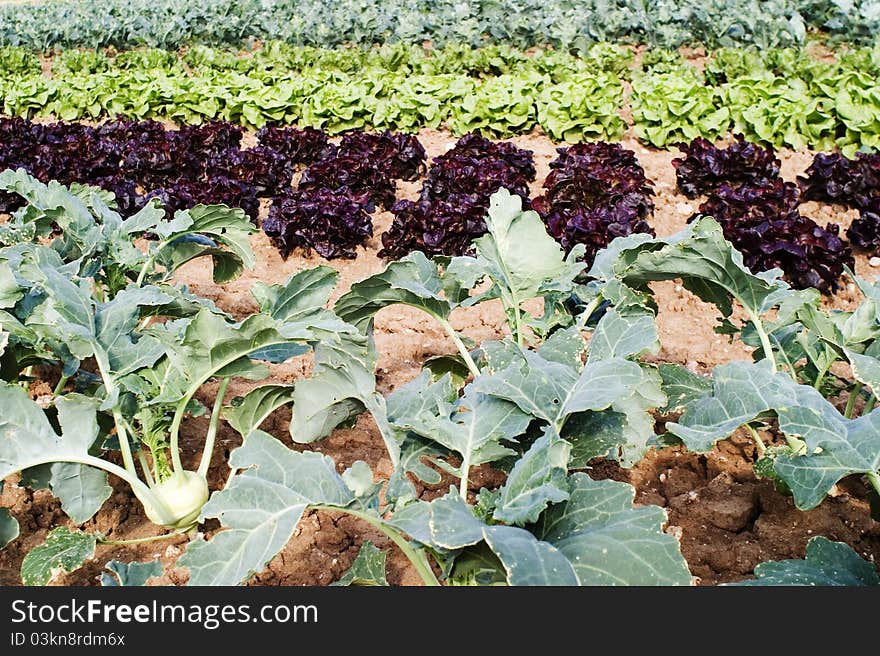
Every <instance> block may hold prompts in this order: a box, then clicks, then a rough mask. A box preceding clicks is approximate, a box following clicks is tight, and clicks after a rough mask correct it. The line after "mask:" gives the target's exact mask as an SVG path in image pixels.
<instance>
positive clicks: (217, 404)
mask: <svg viewBox="0 0 880 656" xmlns="http://www.w3.org/2000/svg"><path fill="white" fill-rule="evenodd" d="M227 387H229V378H223V379H222V380H221V381H220V387H218V388H217V397H216V398H215V399H214V407H213V408H212V409H211V423H210V424H208V435H207V437H205V448H204V450H203V451H202V459H201V460H200V461H199V469H198V473H199V475H200V476H202V477H205V476H207V475H208V467H210V466H211V455H212V454H213V453H214V440H215V439H216V438H217V427H218V426H219V425H220V411H221V409H222V408H223V399H224V398H225V396H226V388H227Z"/></svg>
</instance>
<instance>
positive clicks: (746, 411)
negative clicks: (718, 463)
mask: <svg viewBox="0 0 880 656" xmlns="http://www.w3.org/2000/svg"><path fill="white" fill-rule="evenodd" d="M790 383H791V378H790V377H789V376H787V375H786V374H781V373H780V374H774V373H773V372H771V371H770V370H769V368H768V367H765V366H762V364H761V363H758V364H751V363H748V362H730V363H728V364H724V365H719V366H717V367H715V369H714V370H713V372H712V378H711V384H712V389H711V392H710V393H709V394H707V395H704V396H701V397H696V398H693V399H692V400H691V401H690V402H688V403H687V404H686V405H685V406H684V414H683V415H682V416H681V418H680V419H679V421H678V423H669V424H667V425H666V428H667V430H669V431H670V432H671V433H672V434H674V435H676V436H677V437H679V438H681V440H682V441H683V442H684V443H685V446H687V448H688V449H690V450H691V451H696V452H698V453H705V452H707V451H710V450H711V449H712V446H713V445H714V444H715V442H717V441H718V440H721V439H724V438H726V437H729V436H730V435H731V434H732V433H733V432H734V431H735V430H736V429H737V428H739V427H740V426H742V425H744V424H747V423H749V422H751V421H754V420H755V419H756V418H757V417H758V416H759V415H760V414H761V413H764V412H768V411H769V410H771V409H772V408H773V407H774V405H785V404H788V405H791V404H793V403H794V402H795V395H794V391H793V389H792V386H791V384H790Z"/></svg>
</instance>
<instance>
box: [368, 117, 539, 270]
mask: <svg viewBox="0 0 880 656" xmlns="http://www.w3.org/2000/svg"><path fill="white" fill-rule="evenodd" d="M534 179H535V164H534V160H533V157H532V152H531V151H528V150H522V149H520V148H517V147H516V146H515V145H514V144H512V143H509V142H503V141H502V142H492V141H489V140H488V139H485V138H483V137H481V136H479V135H477V134H469V135H465V136H464V137H462V138H461V139H459V141H458V143H457V144H456V145H455V147H454V148H452V149H451V150H449V151H448V152H447V153H445V154H443V155H440V156H439V157H437V158H435V159H434V161H433V162H432V166H431V170H430V171H429V172H428V177H427V179H426V180H425V182H424V183H423V185H422V190H421V193H420V196H419V200H418V201H417V202H411V201H399V202H397V203H396V204H395V205H394V206H393V207H392V208H391V211H392V212H393V213H394V222H393V223H392V225H391V228H390V229H389V230H388V231H386V233H385V234H383V235H382V246H383V248H382V250H380V251H379V256H380V257H384V258H399V257H403V256H405V255H406V254H408V253H410V252H411V251H413V250H420V251H422V252H424V253H425V254H427V255H463V254H465V253H467V252H468V251H470V249H471V247H472V241H473V240H474V239H475V238H477V237H479V236H481V235H483V234H485V233H486V220H485V217H486V212H487V211H488V209H489V198H490V196H491V195H492V194H493V193H495V192H496V191H498V189H500V188H501V187H505V188H506V189H508V190H509V191H511V192H512V193H515V194H519V195H520V196H522V198H523V199H524V200H525V201H526V206H528V197H529V186H528V183H529V182H531V181H532V180H534Z"/></svg>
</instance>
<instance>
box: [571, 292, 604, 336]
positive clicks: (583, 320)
mask: <svg viewBox="0 0 880 656" xmlns="http://www.w3.org/2000/svg"><path fill="white" fill-rule="evenodd" d="M600 303H602V295H601V294H599V295H598V296H596V298H594V299H593V300H592V301H590V304H589V305H587V309H586V310H584V311H583V312H582V313H581V316H580V317H578V321H577V324H576V325H577V329H578V330H583V329H584V327H585V326H586V325H587V321H589V320H590V316H591V315H592V314H593V312H595V311H596V308H597V307H599V304H600Z"/></svg>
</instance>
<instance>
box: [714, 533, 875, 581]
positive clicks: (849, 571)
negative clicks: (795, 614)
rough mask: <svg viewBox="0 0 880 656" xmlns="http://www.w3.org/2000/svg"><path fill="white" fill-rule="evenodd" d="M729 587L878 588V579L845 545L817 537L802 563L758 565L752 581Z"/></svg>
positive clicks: (870, 565) (869, 567) (866, 563)
mask: <svg viewBox="0 0 880 656" xmlns="http://www.w3.org/2000/svg"><path fill="white" fill-rule="evenodd" d="M731 585H750V586H755V585H759V586H760V585H821V586H828V585H835V586H836V585H850V586H852V585H855V586H864V585H880V575H878V574H877V568H876V567H875V566H874V564H873V563H870V562H868V561H866V560H864V559H862V558H861V557H860V556H859V555H858V554H857V553H856V552H855V551H853V549H852V547H850V546H849V545H848V544H844V543H843V542H832V541H831V540H829V539H828V538H825V537H822V536H821V535H818V536H816V537H814V538H812V539H811V540H810V541H809V542H808V543H807V555H806V558H805V559H804V560H778V561H770V562H766V563H761V564H760V565H758V566H757V567H755V579H753V580H750V581H740V582H738V583H733V584H731Z"/></svg>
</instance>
